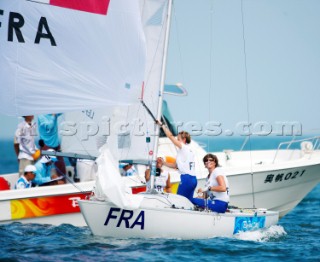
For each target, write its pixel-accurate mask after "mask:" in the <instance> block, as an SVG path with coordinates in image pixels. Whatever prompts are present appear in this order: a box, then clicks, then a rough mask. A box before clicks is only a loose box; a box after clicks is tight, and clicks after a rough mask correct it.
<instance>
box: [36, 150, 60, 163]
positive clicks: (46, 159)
mask: <svg viewBox="0 0 320 262" xmlns="http://www.w3.org/2000/svg"><path fill="white" fill-rule="evenodd" d="M48 151H50V152H56V151H55V150H53V149H51V148H50V149H48ZM50 161H53V162H56V161H58V159H57V157H55V156H48V155H45V156H42V157H41V159H40V162H41V163H43V164H46V163H49V162H50Z"/></svg>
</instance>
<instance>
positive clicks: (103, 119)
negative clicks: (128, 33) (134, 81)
mask: <svg viewBox="0 0 320 262" xmlns="http://www.w3.org/2000/svg"><path fill="white" fill-rule="evenodd" d="M140 9H141V14H142V16H141V19H142V24H143V31H144V34H145V38H146V45H147V59H146V71H145V75H146V78H145V83H144V94H143V100H144V102H145V103H146V105H147V106H148V107H149V108H150V110H151V112H153V113H154V114H156V112H157V110H158V101H159V96H160V95H161V94H160V90H161V87H160V84H161V72H162V64H163V57H164V52H165V51H164V46H165V31H166V23H167V18H168V16H167V15H168V14H167V9H168V1H167V0H141V1H140ZM87 109H88V110H84V111H82V112H72V113H67V114H65V126H64V125H62V128H65V129H68V127H67V126H68V125H74V126H73V128H75V129H77V132H76V133H75V132H71V133H69V134H68V133H64V135H63V136H62V150H63V151H65V152H74V153H79V154H88V155H93V156H98V154H99V152H98V147H97V143H98V144H99V142H101V141H105V140H106V139H107V140H108V145H109V148H110V150H112V154H113V155H114V156H115V157H116V158H117V159H145V158H146V157H148V156H150V157H151V153H152V152H151V151H152V150H153V148H154V142H155V139H154V138H155V136H154V135H155V130H154V128H155V126H154V122H153V120H152V119H151V118H150V116H149V115H148V113H147V112H146V110H145V109H144V108H143V107H142V106H141V105H140V104H137V105H131V106H119V107H108V108H103V109H100V108H99V109H92V108H87ZM146 137H150V142H149V143H147V142H146Z"/></svg>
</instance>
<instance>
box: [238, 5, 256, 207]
mask: <svg viewBox="0 0 320 262" xmlns="http://www.w3.org/2000/svg"><path fill="white" fill-rule="evenodd" d="M241 22H242V40H243V54H244V69H245V83H246V98H247V119H248V123H249V153H250V172H251V185H252V202H253V208H255V206H256V205H255V194H254V184H253V182H254V181H253V167H252V152H251V151H252V147H251V131H250V111H249V104H250V101H249V85H248V68H247V53H246V38H245V28H244V12H243V0H241Z"/></svg>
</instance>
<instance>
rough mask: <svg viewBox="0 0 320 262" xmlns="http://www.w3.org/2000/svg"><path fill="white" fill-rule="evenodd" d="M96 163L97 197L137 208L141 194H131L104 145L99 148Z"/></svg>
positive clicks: (141, 197) (124, 206)
mask: <svg viewBox="0 0 320 262" xmlns="http://www.w3.org/2000/svg"><path fill="white" fill-rule="evenodd" d="M96 163H97V165H98V170H97V178H98V179H97V180H96V190H95V193H96V194H97V197H98V198H102V199H106V200H108V201H110V202H112V203H113V204H115V205H116V206H118V207H121V208H129V209H137V208H139V206H140V204H141V201H142V200H143V196H141V195H133V194H132V193H131V188H129V187H128V188H126V186H125V184H124V180H123V179H121V176H120V173H119V167H118V162H117V161H116V160H115V159H114V157H113V156H112V154H111V153H110V151H109V149H108V147H107V146H106V145H105V146H103V147H102V148H101V149H100V155H99V157H98V158H97V160H96Z"/></svg>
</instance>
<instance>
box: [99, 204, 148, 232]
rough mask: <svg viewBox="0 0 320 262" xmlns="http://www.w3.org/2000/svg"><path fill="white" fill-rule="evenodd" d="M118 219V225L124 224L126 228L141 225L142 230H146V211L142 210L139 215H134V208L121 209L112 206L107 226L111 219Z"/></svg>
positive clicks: (106, 222)
mask: <svg viewBox="0 0 320 262" xmlns="http://www.w3.org/2000/svg"><path fill="white" fill-rule="evenodd" d="M112 219H113V220H116V221H118V222H117V225H116V227H120V226H121V225H124V226H125V228H130V229H132V228H134V227H140V229H141V230H144V211H143V210H142V211H140V213H139V214H138V215H135V216H134V212H133V211H132V210H126V209H122V210H121V209H120V208H117V207H111V208H110V210H109V213H108V216H107V219H106V221H105V222H104V225H105V226H107V225H108V224H109V222H110V220H112Z"/></svg>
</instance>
